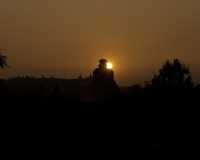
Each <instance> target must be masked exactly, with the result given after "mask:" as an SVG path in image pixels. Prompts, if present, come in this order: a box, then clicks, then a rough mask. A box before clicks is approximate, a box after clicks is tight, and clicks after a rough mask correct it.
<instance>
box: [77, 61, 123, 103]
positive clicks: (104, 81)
mask: <svg viewBox="0 0 200 160" xmlns="http://www.w3.org/2000/svg"><path fill="white" fill-rule="evenodd" d="M99 63H100V64H99V65H98V68H96V69H95V70H94V71H93V81H92V83H91V84H90V86H88V87H86V88H84V89H83V90H82V91H81V92H80V98H81V100H82V101H87V102H103V101H112V100H119V99H120V98H122V96H123V94H122V93H121V91H120V90H119V87H118V86H117V84H116V82H115V80H114V72H113V70H112V69H110V68H107V60H106V59H100V60H99Z"/></svg>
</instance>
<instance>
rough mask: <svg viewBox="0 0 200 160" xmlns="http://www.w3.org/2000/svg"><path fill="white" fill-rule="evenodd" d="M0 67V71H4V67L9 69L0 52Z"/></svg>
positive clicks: (5, 58)
mask: <svg viewBox="0 0 200 160" xmlns="http://www.w3.org/2000/svg"><path fill="white" fill-rule="evenodd" d="M0 67H1V69H4V68H5V67H9V66H8V64H7V57H6V56H4V55H2V54H1V52H0Z"/></svg>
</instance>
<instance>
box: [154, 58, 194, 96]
mask: <svg viewBox="0 0 200 160" xmlns="http://www.w3.org/2000/svg"><path fill="white" fill-rule="evenodd" d="M191 80H192V78H191V74H190V70H189V67H188V66H186V65H185V64H184V63H181V62H180V61H179V60H178V59H174V61H173V62H170V61H169V60H167V61H166V62H165V63H164V64H163V66H162V69H160V70H159V74H158V75H154V78H153V79H152V81H151V83H152V86H153V87H154V88H155V89H156V90H157V91H158V92H159V93H160V92H163V93H169V92H170V93H171V94H177V93H185V91H188V90H190V89H192V88H193V82H192V81H191Z"/></svg>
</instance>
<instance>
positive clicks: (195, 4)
mask: <svg viewBox="0 0 200 160" xmlns="http://www.w3.org/2000/svg"><path fill="white" fill-rule="evenodd" d="M199 8H200V1H199V0H56V1H55V0H1V1H0V49H1V50H0V52H1V53H2V54H3V55H5V56H7V57H8V59H7V63H8V65H9V66H10V68H5V69H4V70H0V79H6V78H10V77H15V76H18V75H19V76H22V75H23V76H34V77H37V78H40V77H42V75H44V77H47V78H48V77H51V76H52V75H53V76H54V77H55V78H66V79H72V78H78V76H79V75H80V74H81V75H82V77H83V78H84V77H88V76H89V75H90V73H91V74H92V73H93V70H94V69H95V68H97V67H98V64H99V62H98V61H99V60H100V59H101V58H104V59H107V61H109V62H111V63H112V64H113V68H112V69H113V71H114V78H115V81H116V83H117V84H118V85H120V86H124V85H127V86H130V85H133V84H135V83H143V82H144V81H149V80H151V79H152V78H153V74H158V70H159V69H160V68H161V67H162V64H163V63H164V62H165V61H166V60H170V61H173V60H174V59H178V60H180V61H181V62H182V63H185V64H186V65H188V66H190V71H191V75H192V78H193V81H194V82H195V83H200V63H199V62H200V9H199Z"/></svg>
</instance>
